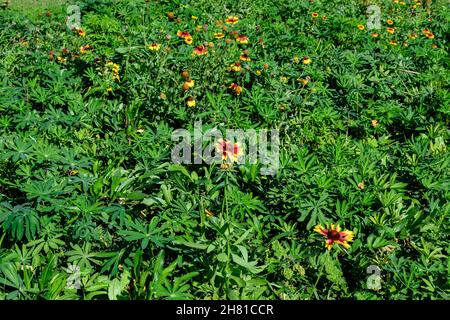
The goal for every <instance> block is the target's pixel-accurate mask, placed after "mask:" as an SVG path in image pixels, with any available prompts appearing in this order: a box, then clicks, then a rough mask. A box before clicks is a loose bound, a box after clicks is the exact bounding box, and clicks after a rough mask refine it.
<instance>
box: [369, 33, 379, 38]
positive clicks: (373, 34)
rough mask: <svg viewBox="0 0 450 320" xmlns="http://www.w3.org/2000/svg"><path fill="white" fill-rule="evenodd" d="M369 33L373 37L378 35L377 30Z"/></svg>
mask: <svg viewBox="0 0 450 320" xmlns="http://www.w3.org/2000/svg"><path fill="white" fill-rule="evenodd" d="M370 35H371V36H372V37H374V38H378V36H379V34H378V32H372V33H371V34H370Z"/></svg>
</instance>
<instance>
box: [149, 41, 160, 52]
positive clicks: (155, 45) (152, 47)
mask: <svg viewBox="0 0 450 320" xmlns="http://www.w3.org/2000/svg"><path fill="white" fill-rule="evenodd" d="M148 48H149V49H150V51H158V50H159V49H160V48H161V45H160V44H159V43H152V44H150V45H148Z"/></svg>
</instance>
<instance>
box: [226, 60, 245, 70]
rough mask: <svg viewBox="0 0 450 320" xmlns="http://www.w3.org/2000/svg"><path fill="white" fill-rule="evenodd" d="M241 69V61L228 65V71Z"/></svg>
mask: <svg viewBox="0 0 450 320" xmlns="http://www.w3.org/2000/svg"><path fill="white" fill-rule="evenodd" d="M241 70H242V67H241V64H240V63H239V62H235V63H233V64H231V65H230V66H229V67H228V71H232V72H240V71H241Z"/></svg>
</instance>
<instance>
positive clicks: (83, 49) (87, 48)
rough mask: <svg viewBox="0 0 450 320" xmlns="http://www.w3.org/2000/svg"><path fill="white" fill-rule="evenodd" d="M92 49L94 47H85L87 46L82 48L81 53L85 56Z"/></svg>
mask: <svg viewBox="0 0 450 320" xmlns="http://www.w3.org/2000/svg"><path fill="white" fill-rule="evenodd" d="M90 49H92V47H91V46H90V45H88V44H87V45H85V46H82V47H81V48H80V53H82V54H84V53H86V51H88V50H90Z"/></svg>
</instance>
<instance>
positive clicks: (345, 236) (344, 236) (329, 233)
mask: <svg viewBox="0 0 450 320" xmlns="http://www.w3.org/2000/svg"><path fill="white" fill-rule="evenodd" d="M314 231H315V232H317V233H319V234H321V235H323V236H324V237H325V238H327V239H326V240H325V248H327V249H328V250H331V248H332V247H333V245H334V244H335V243H336V244H339V245H341V246H343V247H344V248H346V249H348V248H350V245H349V244H348V243H349V242H351V241H353V237H354V233H353V232H352V231H349V230H344V231H341V228H340V227H339V225H336V226H334V224H332V225H331V226H328V224H327V225H326V227H325V228H324V227H322V225H321V224H319V225H317V226H316V227H315V228H314Z"/></svg>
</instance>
